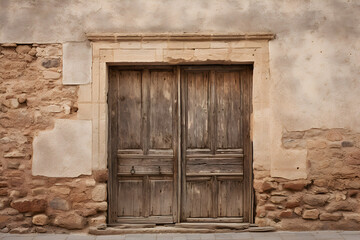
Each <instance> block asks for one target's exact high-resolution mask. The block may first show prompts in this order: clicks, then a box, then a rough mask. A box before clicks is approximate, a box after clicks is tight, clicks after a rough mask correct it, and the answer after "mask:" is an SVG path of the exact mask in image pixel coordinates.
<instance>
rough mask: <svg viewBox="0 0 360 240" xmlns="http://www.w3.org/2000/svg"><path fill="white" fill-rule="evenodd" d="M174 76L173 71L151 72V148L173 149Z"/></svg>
mask: <svg viewBox="0 0 360 240" xmlns="http://www.w3.org/2000/svg"><path fill="white" fill-rule="evenodd" d="M174 90H175V89H174V75H173V72H172V71H157V70H152V71H151V72H150V96H149V98H150V104H149V110H150V111H149V127H150V129H149V137H150V139H149V148H150V149H172V146H173V136H174V134H173V125H174V115H173V113H174V106H173V105H174V94H175V92H174Z"/></svg>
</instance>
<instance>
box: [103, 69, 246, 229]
mask: <svg viewBox="0 0 360 240" xmlns="http://www.w3.org/2000/svg"><path fill="white" fill-rule="evenodd" d="M251 81H252V67H251V66H246V65H242V66H237V65H234V66H179V67H171V66H132V67H125V66H122V67H110V70H109V93H108V103H109V151H108V153H109V161H110V162H109V174H110V178H109V206H110V207H109V223H113V224H115V223H136V224H143V223H151V224H161V223H172V222H179V221H189V222H191V221H193V222H224V223H225V222H251V221H252V211H253V210H252V200H251V199H252V197H253V195H252V190H251V189H252V186H251V184H252V152H251V140H250V114H251V98H252V97H251V91H252V87H251V86H252V82H251ZM179 211H180V212H179Z"/></svg>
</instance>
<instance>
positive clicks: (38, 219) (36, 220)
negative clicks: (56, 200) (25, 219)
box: [32, 214, 49, 226]
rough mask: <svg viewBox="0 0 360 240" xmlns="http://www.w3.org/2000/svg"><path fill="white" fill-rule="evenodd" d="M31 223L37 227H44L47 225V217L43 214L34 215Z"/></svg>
mask: <svg viewBox="0 0 360 240" xmlns="http://www.w3.org/2000/svg"><path fill="white" fill-rule="evenodd" d="M32 223H33V224H35V225H38V226H44V225H46V224H48V223H49V217H48V216H46V215H45V214H38V215H35V216H34V217H33V219H32Z"/></svg>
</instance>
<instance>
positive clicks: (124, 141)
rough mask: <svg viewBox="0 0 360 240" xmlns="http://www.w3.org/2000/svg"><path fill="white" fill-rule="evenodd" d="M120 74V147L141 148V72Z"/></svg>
mask: <svg viewBox="0 0 360 240" xmlns="http://www.w3.org/2000/svg"><path fill="white" fill-rule="evenodd" d="M118 74H119V86H118V89H117V90H118V98H117V99H118V109H119V113H118V128H119V134H118V136H119V139H118V142H119V146H118V148H119V149H141V122H142V116H141V108H142V106H141V102H142V101H141V100H142V93H141V84H142V83H141V72H139V71H121V72H119V73H118Z"/></svg>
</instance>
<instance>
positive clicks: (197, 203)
mask: <svg viewBox="0 0 360 240" xmlns="http://www.w3.org/2000/svg"><path fill="white" fill-rule="evenodd" d="M211 192H212V184H211V181H210V179H209V178H207V179H191V178H190V179H188V181H187V182H186V203H185V217H186V218H188V217H205V218H206V217H211V207H212V194H211Z"/></svg>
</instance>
